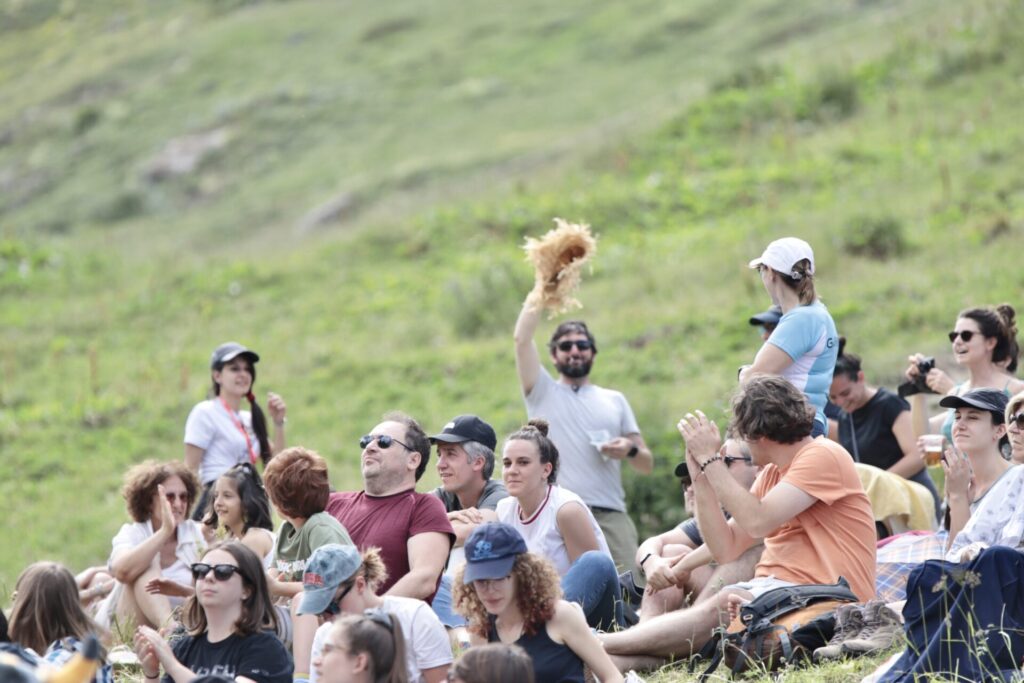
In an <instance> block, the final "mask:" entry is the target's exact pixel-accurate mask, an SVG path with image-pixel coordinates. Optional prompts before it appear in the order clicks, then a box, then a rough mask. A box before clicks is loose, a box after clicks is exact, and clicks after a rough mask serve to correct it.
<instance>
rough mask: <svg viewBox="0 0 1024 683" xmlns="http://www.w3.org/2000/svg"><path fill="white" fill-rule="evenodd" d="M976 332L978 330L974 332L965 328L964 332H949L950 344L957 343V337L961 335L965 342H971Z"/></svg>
mask: <svg viewBox="0 0 1024 683" xmlns="http://www.w3.org/2000/svg"><path fill="white" fill-rule="evenodd" d="M975 334H977V332H973V331H971V330H963V331H962V332H957V331H956V330H953V331H952V332H950V333H949V343H950V344H954V343H956V338H957V337H960V338H961V339H963V340H964V341H965V342H969V341H971V339H973V338H974V335H975Z"/></svg>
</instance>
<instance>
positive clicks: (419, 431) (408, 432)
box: [381, 410, 430, 481]
mask: <svg viewBox="0 0 1024 683" xmlns="http://www.w3.org/2000/svg"><path fill="white" fill-rule="evenodd" d="M381 421H382V422H397V423H399V424H400V425H403V426H404V427H405V438H404V439H402V441H404V442H405V443H406V445H407V446H408V447H409V448H410V449H412V450H413V451H415V452H417V453H419V454H420V464H419V465H417V466H416V481H419V480H420V477H422V476H423V473H424V472H425V471H426V469H427V461H428V460H430V439H429V438H427V433H426V432H424V431H423V427H420V423H419V422H417V421H416V420H414V419H413V418H412V417H410V416H409V415H406V414H405V413H403V412H400V411H397V410H396V411H392V412H390V413H385V415H384V416H383V417H382V418H381Z"/></svg>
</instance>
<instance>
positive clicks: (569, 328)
mask: <svg viewBox="0 0 1024 683" xmlns="http://www.w3.org/2000/svg"><path fill="white" fill-rule="evenodd" d="M573 333H576V334H583V335H586V337H587V340H588V341H589V342H590V349H591V352H592V353H593V354H594V355H597V342H596V341H595V340H594V335H592V334H591V333H590V328H588V327H587V324H586V323H585V322H583V321H582V320H566V321H565V322H564V323H562V324H561V325H559V326H558V327H556V328H555V331H554V332H552V333H551V340H550V341H548V350H550V351H551V353H554V352H555V346H556V345H557V344H558V340H559V339H561V338H562V337H564V336H565V335H567V334H573Z"/></svg>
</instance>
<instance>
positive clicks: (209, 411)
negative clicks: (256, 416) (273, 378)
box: [185, 398, 260, 486]
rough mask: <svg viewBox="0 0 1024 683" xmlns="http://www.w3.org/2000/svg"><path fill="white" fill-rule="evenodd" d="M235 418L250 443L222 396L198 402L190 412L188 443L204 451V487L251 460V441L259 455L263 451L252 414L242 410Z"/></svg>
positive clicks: (187, 430)
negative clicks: (247, 438)
mask: <svg viewBox="0 0 1024 683" xmlns="http://www.w3.org/2000/svg"><path fill="white" fill-rule="evenodd" d="M234 417H235V419H237V420H239V421H240V422H241V424H242V426H243V427H245V431H246V433H247V434H248V435H249V441H248V442H246V440H245V437H244V436H243V435H242V432H241V430H240V429H238V425H237V424H235V421H234V420H233V419H232V418H231V414H229V413H228V409H227V408H225V407H224V404H223V403H221V400H220V399H219V398H212V399H210V400H208V401H203V402H202V403H197V404H196V405H195V407H194V408H192V412H190V413H189V414H188V420H186V421H185V443H186V444H189V445H192V446H195V447H196V448H202V449H203V451H204V453H203V459H202V461H201V462H200V463H199V480H200V481H201V482H202V483H203V486H206V485H207V484H209V483H210V482H212V481H216V480H217V477H219V476H220V475H222V474H224V473H225V472H227V471H228V470H230V469H231V468H232V467H234V466H235V465H241V464H242V463H246V462H251V461H252V458H251V456H250V455H249V444H252V448H253V451H254V452H255V453H256V455H257V456H259V454H260V442H259V441H258V440H257V439H256V434H255V432H253V430H252V414H251V413H250V412H249V411H248V410H242V411H239V412H237V413H235V414H234Z"/></svg>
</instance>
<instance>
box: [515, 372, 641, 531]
mask: <svg viewBox="0 0 1024 683" xmlns="http://www.w3.org/2000/svg"><path fill="white" fill-rule="evenodd" d="M525 399H526V414H527V415H529V417H530V419H533V418H535V417H541V418H544V419H545V420H547V421H548V423H549V424H550V427H549V428H548V429H549V431H548V436H549V437H550V438H551V440H552V441H553V442H554V443H555V446H557V447H558V455H559V469H558V481H559V482H560V483H561V484H562V485H563V486H565V487H566V488H567V489H569V490H570V491H576V492H578V493H579V494H580V496H581V497H582V498H583V500H584V501H585V502H586V503H587V505H595V506H597V507H603V508H608V509H609V510H618V511H619V512H625V511H626V492H625V491H624V490H623V488H622V474H621V471H620V470H621V468H622V461H621V460H616V459H614V458H606V457H604V456H603V455H602V454H601V452H600V451H599V450H598V449H597V446H595V445H594V444H593V443H592V441H594V440H595V439H597V438H600V439H601V440H602V441H607V440H611V439H614V438H617V437H620V436H627V435H629V434H639V433H640V427H639V426H637V422H636V417H635V416H634V415H633V409H632V408H631V407H630V405H629V401H627V400H626V397H625V396H623V395H622V393H621V392H618V391H615V390H614V389H605V388H604V387H599V386H597V385H596V384H584V385H583V386H581V387H580V388H579V391H573V390H572V387H570V386H569V385H568V384H562V383H561V382H556V381H555V380H554V379H553V378H552V377H551V375H549V374H548V372H547V370H545V369H543V368H541V370H540V372H539V373H538V374H537V382H536V384H534V385H533V389H532V390H531V391H530V393H529V394H528V395H526V397H525ZM599 435H600V436H599Z"/></svg>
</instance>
